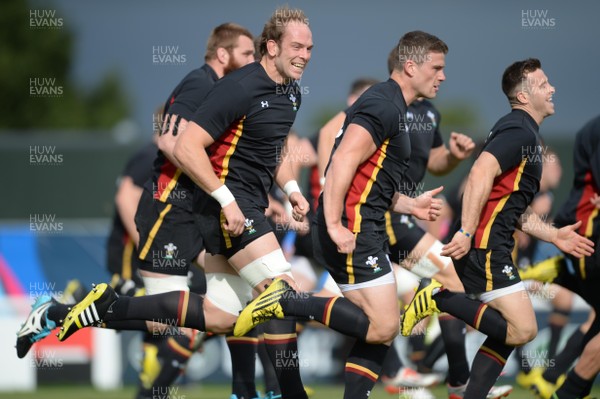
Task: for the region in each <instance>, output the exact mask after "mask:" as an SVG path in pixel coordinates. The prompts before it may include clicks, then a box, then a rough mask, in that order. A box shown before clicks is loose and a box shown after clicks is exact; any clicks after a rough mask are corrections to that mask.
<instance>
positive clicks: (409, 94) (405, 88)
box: [390, 70, 418, 106]
mask: <svg viewBox="0 0 600 399" xmlns="http://www.w3.org/2000/svg"><path fill="white" fill-rule="evenodd" d="M390 79H392V80H393V81H394V82H396V83H398V85H399V86H400V90H402V95H403V96H404V102H406V105H407V106H409V105H410V104H411V103H412V102H414V101H415V100H416V99H417V97H418V96H417V92H416V91H415V90H414V89H413V88H412V87H411V86H410V85H409V84H408V82H406V79H405V77H404V76H402V72H399V71H396V70H394V71H393V72H392V74H391V76H390Z"/></svg>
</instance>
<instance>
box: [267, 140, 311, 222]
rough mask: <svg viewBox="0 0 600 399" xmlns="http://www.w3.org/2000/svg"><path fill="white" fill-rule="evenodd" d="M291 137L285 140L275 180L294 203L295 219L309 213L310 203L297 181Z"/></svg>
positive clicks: (293, 214)
mask: <svg viewBox="0 0 600 399" xmlns="http://www.w3.org/2000/svg"><path fill="white" fill-rule="evenodd" d="M289 138H290V137H288V139H286V140H285V143H284V145H283V149H282V154H283V156H282V157H281V161H280V163H279V165H278V166H277V169H276V170H275V176H274V177H275V182H276V183H277V185H278V186H279V187H280V188H281V189H282V190H283V192H284V193H285V195H287V197H288V200H289V201H290V204H292V217H293V218H294V219H295V220H302V219H303V218H304V216H306V214H307V213H308V210H309V207H310V206H309V204H308V201H307V200H306V198H304V195H302V192H301V191H300V186H299V185H298V182H297V181H296V173H295V172H294V168H293V164H294V162H295V160H294V156H293V154H294V151H293V150H292V149H290V147H289V146H290V140H289Z"/></svg>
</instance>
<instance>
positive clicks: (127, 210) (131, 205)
mask: <svg viewBox="0 0 600 399" xmlns="http://www.w3.org/2000/svg"><path fill="white" fill-rule="evenodd" d="M143 191H144V190H143V188H142V187H139V186H137V185H136V184H135V183H134V182H133V179H132V178H131V176H123V178H121V181H120V183H119V188H118V189H117V194H116V195H115V203H116V205H117V212H118V213H119V217H120V218H121V222H123V225H124V226H125V230H126V231H127V234H128V235H129V237H131V239H132V240H133V242H134V244H135V246H136V247H137V246H138V243H139V241H140V235H139V233H138V231H137V228H136V227H135V212H136V211H137V207H138V203H139V202H140V198H141V197H142V192H143Z"/></svg>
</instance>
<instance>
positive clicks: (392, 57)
mask: <svg viewBox="0 0 600 399" xmlns="http://www.w3.org/2000/svg"><path fill="white" fill-rule="evenodd" d="M397 61H398V46H394V47H393V48H392V51H390V54H389V55H388V59H387V67H388V73H389V74H390V75H391V74H392V71H393V70H394V67H395V66H396V62H397Z"/></svg>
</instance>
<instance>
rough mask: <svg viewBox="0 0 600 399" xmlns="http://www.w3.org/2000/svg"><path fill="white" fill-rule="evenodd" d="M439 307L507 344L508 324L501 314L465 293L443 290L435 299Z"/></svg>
mask: <svg viewBox="0 0 600 399" xmlns="http://www.w3.org/2000/svg"><path fill="white" fill-rule="evenodd" d="M433 299H434V300H435V303H436V304H437V307H438V308H439V309H440V310H441V311H442V312H446V313H450V314H451V315H452V316H455V317H458V318H459V319H461V320H463V321H464V322H465V323H467V324H468V325H470V326H471V327H473V328H475V329H476V330H479V331H481V332H482V333H484V334H485V335H487V336H488V337H491V338H494V339H495V340H496V341H499V342H506V331H507V323H506V320H505V319H504V318H503V317H502V315H501V314H500V312H498V311H497V310H495V309H492V308H490V307H489V306H488V305H486V304H484V303H483V302H481V301H477V300H475V299H470V298H469V297H467V296H466V295H465V294H463V293H458V292H450V291H448V290H442V291H440V292H438V293H437V294H435V296H434V297H433Z"/></svg>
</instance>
